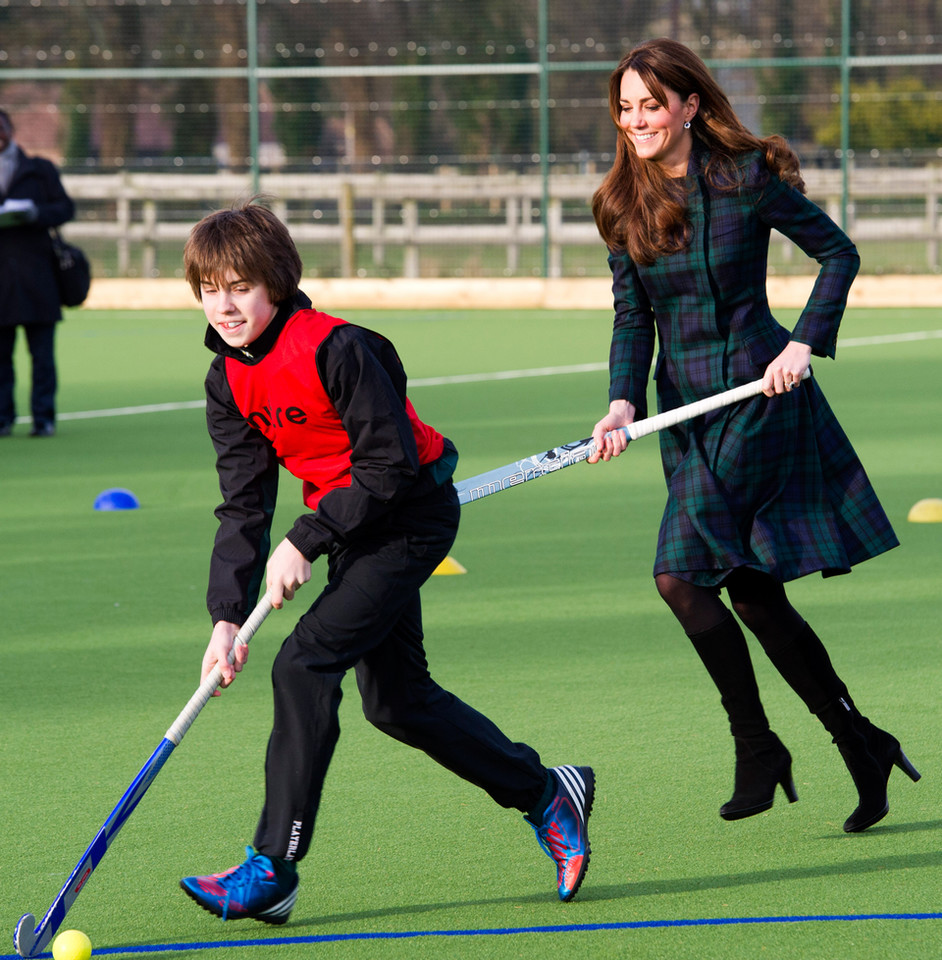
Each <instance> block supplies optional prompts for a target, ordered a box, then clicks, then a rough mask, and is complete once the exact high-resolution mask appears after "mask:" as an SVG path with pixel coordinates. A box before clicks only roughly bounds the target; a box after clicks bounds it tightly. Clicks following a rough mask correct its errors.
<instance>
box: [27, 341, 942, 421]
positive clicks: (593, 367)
mask: <svg viewBox="0 0 942 960" xmlns="http://www.w3.org/2000/svg"><path fill="white" fill-rule="evenodd" d="M939 339H942V330H922V331H918V332H914V333H888V334H885V335H882V336H876V337H849V338H848V339H846V340H841V341H839V346H840V347H841V348H842V349H844V348H846V347H874V346H880V345H882V344H888V343H910V342H912V341H914V340H939ZM607 369H608V363H574V364H570V365H569V366H562V367H534V368H533V369H530V370H498V371H496V372H494V373H460V374H456V375H454V376H450V377H420V378H417V379H415V380H410V381H409V389H410V390H411V389H412V388H414V387H441V386H446V385H447V384H452V383H488V382H490V381H494V380H525V379H527V378H528V377H558V376H564V375H565V374H569V373H598V372H600V371H602V370H607ZM205 405H206V401H205V400H183V401H180V402H179V403H148V404H144V405H143V406H139V407H113V408H111V409H109V410H83V411H79V412H77V413H60V414H59V415H58V417H57V419H58V420H94V419H97V418H98V417H126V416H131V415H132V414H137V413H166V412H168V411H172V410H196V409H199V408H201V407H204V406H205ZM29 420H30V418H29V417H18V418H17V423H28V422H29Z"/></svg>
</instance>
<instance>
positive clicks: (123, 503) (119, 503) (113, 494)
mask: <svg viewBox="0 0 942 960" xmlns="http://www.w3.org/2000/svg"><path fill="white" fill-rule="evenodd" d="M139 506H140V504H139V503H138V502H137V497H135V496H134V494H133V493H131V491H130V490H124V489H122V488H121V487H112V488H111V489H110V490H102V491H101V493H99V494H98V496H97V497H95V509H96V510H136V509H137V508H138V507H139Z"/></svg>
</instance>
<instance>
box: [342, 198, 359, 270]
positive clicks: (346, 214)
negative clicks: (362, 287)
mask: <svg viewBox="0 0 942 960" xmlns="http://www.w3.org/2000/svg"><path fill="white" fill-rule="evenodd" d="M338 213H339V214H340V276H342V277H352V276H354V275H355V274H356V237H355V236H354V226H355V222H354V221H355V216H354V209H353V184H352V183H351V182H350V181H349V180H344V181H342V182H341V184H340V200H339V211H338Z"/></svg>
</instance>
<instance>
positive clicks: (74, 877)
mask: <svg viewBox="0 0 942 960" xmlns="http://www.w3.org/2000/svg"><path fill="white" fill-rule="evenodd" d="M271 609H272V606H271V600H270V599H269V596H268V594H267V593H266V594H265V596H264V597H262V599H261V600H260V601H259V604H258V606H257V607H256V608H255V609H254V610H253V611H252V612H251V614H249V618H248V620H246V621H245V623H244V624H243V625H242V628H241V629H240V630H239V632H238V633H237V634H236V637H235V642H234V643H233V646H232V653H231V654H230V662H231V661H232V659H233V658H234V657H235V647H236V645H237V644H246V643H248V642H249V640H251V639H252V637H253V635H254V634H255V631H256V630H258V628H259V627H260V626H261V625H262V621H263V620H264V619H265V618H266V617H267V616H268V614H269V613H271ZM221 680H222V669H221V668H220V667H218V666H217V667H216V669H215V670H213V672H212V673H210V674H209V675H208V676H207V677H206V679H205V680H204V681H203V682H202V683H201V684H200V685H199V687H198V689H197V690H196V692H195V693H194V694H193V696H192V697H190V700H189V703H187V705H186V706H185V707H184V708H183V710H182V711H181V713H180V715H179V716H178V717H177V719H176V720H175V721H174V722H173V725H172V726H171V727H170V729H169V730H168V731H167V733H166V736H165V737H164V739H163V740H161V741H160V745H159V746H158V747H157V749H156V750H155V751H154V752H153V753H152V754H151V757H150V759H149V760H148V761H147V763H145V764H144V766H143V767H141V770H140V772H139V773H138V775H137V776H136V777H135V778H134V781H133V782H132V783H131V786H130V787H128V789H127V792H126V793H125V794H124V796H123V797H122V798H121V799H120V800H119V801H118V805H117V806H116V807H115V808H114V810H112V811H111V813H110V815H109V816H108V819H107V820H106V821H105V822H104V824H103V825H102V827H101V829H100V830H99V831H98V833H97V834H96V835H95V839H94V840H92V842H91V843H90V844H89V846H88V849H87V850H86V851H85V853H83V854H82V856H81V858H80V859H79V862H78V863H77V864H76V865H75V869H74V870H73V871H72V873H71V874H70V875H69V879H68V880H66V882H65V886H64V887H63V888H62V889H61V890H60V891H59V894H58V896H57V897H56V899H55V900H53V901H52V906H51V907H50V908H49V909H48V910H47V911H46V915H45V916H44V917H43V918H42V920H41V921H40V922H39V926H37V927H35V928H34V926H33V925H34V924H35V923H36V918H35V917H34V916H33V914H31V913H26V914H24V915H23V916H22V917H20V920H19V923H17V925H16V931H15V932H14V934H13V946H14V948H15V949H16V952H17V953H18V954H19V955H20V956H21V957H35V956H37V954H39V953H41V952H42V951H43V950H44V949H45V948H46V946H47V945H48V943H49V941H50V940H52V938H53V937H54V936H55V935H56V932H57V931H58V929H59V927H60V926H61V925H62V921H63V920H64V919H65V915H66V914H67V913H68V912H69V908H70V907H71V906H72V904H73V903H75V898H76V897H77V896H78V895H79V894H80V893H81V892H82V888H83V887H84V886H85V884H86V882H87V881H88V878H89V877H90V876H91V875H92V871H93V870H94V869H95V867H97V866H98V864H99V863H101V861H102V858H103V857H104V855H105V853H106V852H107V850H108V847H110V846H111V842H112V841H113V840H114V838H115V837H116V836H117V834H118V831H119V830H120V829H121V828H122V827H123V826H124V824H125V822H126V821H127V819H128V817H130V816H131V814H132V813H133V812H134V808H135V807H136V806H137V805H138V803H140V801H141V798H142V797H143V796H144V794H145V793H146V792H147V788H148V787H149V786H150V785H151V784H152V783H153V782H154V779H155V777H156V776H157V774H158V773H160V770H161V768H162V767H163V765H164V764H165V763H166V762H167V760H168V758H169V757H170V754H171V753H173V749H174V747H176V746H177V745H178V744H179V743H180V741H181V740H182V739H183V735H184V734H185V733H186V732H187V730H189V729H190V726H191V725H192V723H193V721H194V720H195V719H196V717H197V715H198V714H199V712H200V710H202V709H203V707H204V706H206V703H207V702H208V700H209V698H210V697H211V696H212V695H213V692H214V691H215V689H216V687H218V686H219V683H220V681H221Z"/></svg>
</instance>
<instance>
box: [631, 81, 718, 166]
mask: <svg viewBox="0 0 942 960" xmlns="http://www.w3.org/2000/svg"><path fill="white" fill-rule="evenodd" d="M664 92H665V93H666V94H667V106H666V107H665V106H664V105H663V104H661V103H659V102H658V101H657V100H656V99H655V98H654V97H653V96H652V94H651V91H650V90H648V88H647V86H646V85H645V83H644V81H643V80H642V79H641V77H640V75H639V74H638V73H636V72H635V71H634V70H626V71H625V72H624V73H623V74H622V78H621V88H620V95H619V108H620V110H619V125H620V126H621V128H622V130H624V131H625V133H626V134H627V135H628V138H629V139H630V140H631V142H632V144H634V148H635V152H636V153H637V154H638V156H639V157H640V158H641V159H642V160H649V161H651V162H652V163H657V164H660V166H662V167H663V168H664V172H665V173H667V175H668V176H671V177H682V176H684V175H685V174H686V173H687V161H688V159H689V158H690V150H691V147H692V145H693V137H692V136H691V134H690V130H689V129H688V128H685V127H684V124H685V123H686V122H688V121H690V120H692V119H693V118H694V116H696V113H697V107H698V105H699V102H700V98H699V97H698V96H697V95H696V94H695V93H692V94H691V95H690V96H689V97H688V98H687V99H686V100H681V99H680V96H679V95H678V94H677V93H676V92H675V91H673V90H668V89H667V88H666V87H665V89H664Z"/></svg>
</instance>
